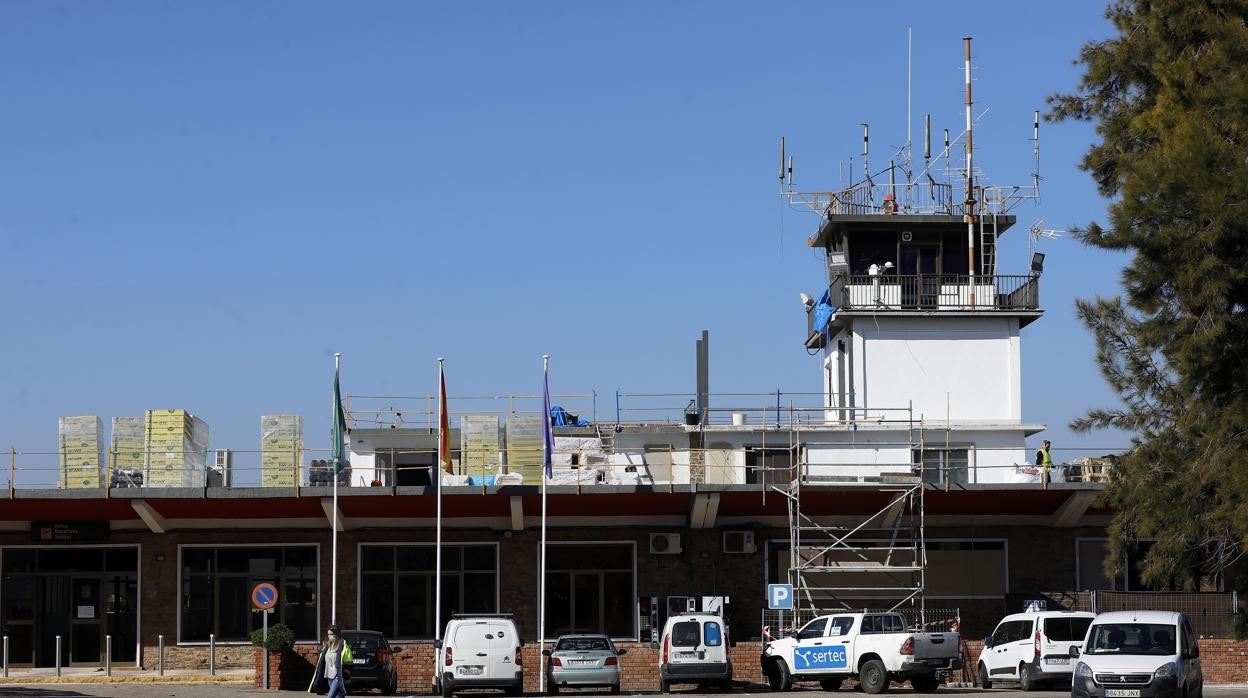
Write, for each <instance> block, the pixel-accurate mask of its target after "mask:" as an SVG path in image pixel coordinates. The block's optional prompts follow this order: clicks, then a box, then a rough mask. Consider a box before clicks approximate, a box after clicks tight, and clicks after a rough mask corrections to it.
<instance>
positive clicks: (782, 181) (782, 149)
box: [780, 136, 784, 192]
mask: <svg viewBox="0 0 1248 698" xmlns="http://www.w3.org/2000/svg"><path fill="white" fill-rule="evenodd" d="M780 191H782V192H783V191H784V136H780Z"/></svg>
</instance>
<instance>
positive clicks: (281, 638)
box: [251, 623, 298, 688]
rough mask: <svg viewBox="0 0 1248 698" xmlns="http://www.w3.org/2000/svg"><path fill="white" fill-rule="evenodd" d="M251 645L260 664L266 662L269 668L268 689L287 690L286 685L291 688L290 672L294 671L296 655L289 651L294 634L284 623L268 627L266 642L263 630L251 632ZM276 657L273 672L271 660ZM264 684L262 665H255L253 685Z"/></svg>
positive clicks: (293, 641) (293, 640)
mask: <svg viewBox="0 0 1248 698" xmlns="http://www.w3.org/2000/svg"><path fill="white" fill-rule="evenodd" d="M251 644H252V645H253V646H255V647H256V648H257V649H258V650H259V651H260V654H261V660H260V661H262V662H267V663H268V664H269V666H270V670H269V687H270V688H287V685H286V684H291V687H293V681H294V677H293V676H291V674H292V673H298V672H297V671H292V669H294V666H293V664H294V663H293V661H292V660H293V659H296V658H297V655H296V654H295V653H294V652H293V651H292V650H291V648H292V647H294V645H295V633H294V631H293V630H291V629H290V627H289V626H287V625H286V624H285V623H276V624H274V625H271V626H269V637H268V641H267V642H266V641H265V639H264V631H263V630H253V631H252V632H251ZM274 656H276V657H277V669H276V670H273V669H272V668H271V667H272V665H273V662H272V659H273V658H274ZM263 682H264V665H263V664H259V663H257V666H256V678H255V684H256V685H257V686H260V685H263Z"/></svg>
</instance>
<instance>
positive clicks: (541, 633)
mask: <svg viewBox="0 0 1248 698" xmlns="http://www.w3.org/2000/svg"><path fill="white" fill-rule="evenodd" d="M542 388H543V392H542V420H543V421H542V468H541V471H540V472H541V473H542V554H541V565H540V567H541V570H540V571H539V572H538V577H537V579H538V582H537V586H538V592H537V593H538V598H537V639H538V642H539V643H540V645H541V647H540V649H539V652H538V655H537V656H539V657H541V658H542V660H541V669H542V671H541V674H539V676H538V679H537V691H538V693H545V692H546V654H545V653H546V479H547V478H546V475H547V473H546V469H547V468H548V467H549V463H550V462H551V455H552V454H551V453H550V439H549V438H548V435H549V434H550V405H549V404H547V403H549V402H550V355H549V354H543V355H542Z"/></svg>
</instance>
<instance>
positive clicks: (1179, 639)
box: [1070, 611, 1205, 698]
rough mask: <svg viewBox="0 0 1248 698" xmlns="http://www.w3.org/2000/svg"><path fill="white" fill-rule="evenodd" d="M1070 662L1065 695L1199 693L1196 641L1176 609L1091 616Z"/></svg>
mask: <svg viewBox="0 0 1248 698" xmlns="http://www.w3.org/2000/svg"><path fill="white" fill-rule="evenodd" d="M1070 654H1071V655H1072V656H1074V657H1077V658H1078V659H1077V660H1076V661H1075V680H1074V684H1073V685H1072V686H1071V691H1070V695H1071V698H1153V697H1154V696H1156V697H1160V696H1183V697H1184V698H1200V696H1201V694H1202V693H1203V691H1204V683H1205V682H1204V677H1203V676H1202V674H1201V671H1200V646H1199V645H1198V644H1197V642H1196V634H1195V633H1193V632H1192V626H1191V624H1190V623H1188V622H1187V617H1186V616H1184V615H1183V614H1182V613H1175V612H1173V611H1115V612H1113V613H1102V614H1101V615H1099V616H1097V617H1096V620H1094V621H1092V627H1090V628H1088V636H1087V637H1086V638H1085V640H1084V647H1083V650H1082V651H1080V650H1079V648H1077V647H1071V648H1070Z"/></svg>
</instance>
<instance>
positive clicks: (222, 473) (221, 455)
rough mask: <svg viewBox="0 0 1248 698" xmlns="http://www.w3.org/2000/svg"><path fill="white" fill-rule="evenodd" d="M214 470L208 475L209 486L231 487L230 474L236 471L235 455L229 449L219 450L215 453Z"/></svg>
mask: <svg viewBox="0 0 1248 698" xmlns="http://www.w3.org/2000/svg"><path fill="white" fill-rule="evenodd" d="M213 456H214V457H213V459H212V468H211V469H210V471H209V473H208V484H209V485H214V486H217V487H229V486H230V472H231V471H232V470H233V469H234V453H233V452H232V451H231V450H230V449H228V448H218V449H217V450H216V451H214V452H213Z"/></svg>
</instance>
